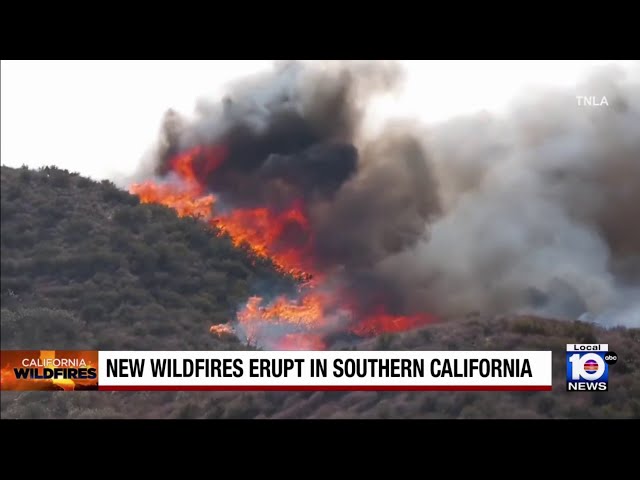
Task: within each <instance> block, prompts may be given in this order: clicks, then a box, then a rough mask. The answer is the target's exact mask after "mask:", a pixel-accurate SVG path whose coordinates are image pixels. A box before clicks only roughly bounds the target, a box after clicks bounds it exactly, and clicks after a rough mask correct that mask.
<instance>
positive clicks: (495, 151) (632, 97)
mask: <svg viewBox="0 0 640 480" xmlns="http://www.w3.org/2000/svg"><path fill="white" fill-rule="evenodd" d="M639 70H640V68H637V69H636V70H634V71H630V72H622V71H620V70H617V69H603V70H602V71H599V72H596V73H595V74H594V76H593V77H592V78H590V79H588V80H586V81H585V82H584V84H581V85H579V86H578V87H577V88H576V89H575V90H573V89H567V90H562V91H558V90H555V91H548V92H544V93H539V94H537V95H533V94H531V95H529V96H525V97H523V98H522V99H520V100H519V101H518V102H516V103H515V104H514V105H513V106H512V109H511V111H510V112H509V113H508V114H507V115H505V116H502V117H500V116H492V115H489V114H479V115H476V116H471V117H467V118H458V119H454V120H451V121H449V122H447V123H445V124H443V125H440V126H438V127H437V128H436V129H435V131H433V132H432V135H431V136H432V139H433V140H432V142H431V143H430V145H429V147H428V150H429V151H430V152H431V153H432V157H433V163H434V166H435V171H436V176H437V178H438V182H439V185H440V198H441V199H442V203H443V209H444V211H443V213H442V215H441V216H440V217H439V218H438V219H437V220H436V221H435V222H433V223H431V224H430V225H429V228H428V230H429V235H428V236H427V235H425V236H424V238H423V239H422V240H421V241H419V242H418V243H417V244H415V245H414V246H412V247H411V248H409V249H406V250H404V251H402V252H401V253H399V254H396V255H393V256H390V257H388V258H385V259H384V260H383V261H381V262H380V263H379V264H378V265H377V266H376V270H377V271H378V272H379V274H380V275H382V276H384V277H395V278H397V279H401V283H400V284H399V285H398V288H397V290H398V291H399V292H402V291H404V292H406V295H407V298H406V302H407V303H409V304H411V305H412V307H411V308H412V309H420V308H424V307H427V306H429V305H431V306H433V305H435V306H436V307H437V309H438V311H439V312H441V313H445V314H451V313H463V312H467V311H470V310H481V311H488V312H505V311H529V312H531V311H533V312H536V313H541V314H544V315H552V316H561V317H570V318H577V317H580V316H582V318H583V319H589V320H592V321H597V322H598V323H602V324H607V325H613V324H624V325H628V326H636V327H637V326H640V318H639V316H640V262H639V260H640V75H639V73H640V72H639ZM576 95H587V96H595V97H596V101H597V103H600V102H601V101H602V97H605V98H606V101H607V103H608V104H609V106H606V105H601V106H591V107H589V106H579V105H578V102H577V100H576ZM585 312H586V313H585Z"/></svg>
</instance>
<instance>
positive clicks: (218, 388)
mask: <svg viewBox="0 0 640 480" xmlns="http://www.w3.org/2000/svg"><path fill="white" fill-rule="evenodd" d="M98 389H99V390H105V391H215V392H223V391H242V392H261V391H262V392H264V391H270V392H273V391H279V392H282V391H288V392H296V391H319V392H320V391H322V392H328V391H367V392H372V391H393V392H407V391H414V392H415V391H420V392H429V391H438V392H446V391H475V392H483V391H503V392H521V391H550V390H551V385H489V386H486V385H408V386H399V385H383V386H374V385H365V386H356V385H321V386H315V387H314V386H310V385H302V386H297V385H266V386H255V385H239V386H223V385H184V386H177V385H166V386H158V385H100V386H99V387H98Z"/></svg>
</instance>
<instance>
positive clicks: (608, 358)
mask: <svg viewBox="0 0 640 480" xmlns="http://www.w3.org/2000/svg"><path fill="white" fill-rule="evenodd" d="M604 361H605V362H607V365H615V363H616V362H617V361H618V355H616V352H607V354H606V355H605V356H604Z"/></svg>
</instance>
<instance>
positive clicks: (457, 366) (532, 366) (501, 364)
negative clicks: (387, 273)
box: [98, 351, 552, 390]
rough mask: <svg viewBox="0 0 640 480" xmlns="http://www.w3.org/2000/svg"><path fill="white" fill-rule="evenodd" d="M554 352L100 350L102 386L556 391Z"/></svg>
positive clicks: (236, 388) (128, 387) (125, 388)
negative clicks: (553, 374)
mask: <svg viewBox="0 0 640 480" xmlns="http://www.w3.org/2000/svg"><path fill="white" fill-rule="evenodd" d="M551 379H552V375H551V352H550V351H461V352H452V351H358V352H354V351H323V352H315V351H273V352H255V351H200V352H197V351H196V352H181V351H157V352H156V351H138V352H134V351H101V352H99V368H98V385H99V389H100V390H551V386H552V380H551Z"/></svg>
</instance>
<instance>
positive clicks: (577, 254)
mask: <svg viewBox="0 0 640 480" xmlns="http://www.w3.org/2000/svg"><path fill="white" fill-rule="evenodd" d="M333 67H335V65H334V66H333ZM616 75H617V74H616V72H613V73H612V72H605V73H603V74H602V75H601V76H600V77H597V76H596V77H594V79H592V80H590V81H589V82H587V83H586V85H587V86H588V87H589V88H591V89H597V90H598V91H599V92H602V94H603V95H604V94H607V95H608V96H609V95H611V96H612V98H613V96H617V97H619V99H620V101H618V102H617V103H616V105H617V107H615V108H613V107H612V108H610V109H607V110H603V109H600V110H598V111H591V112H585V111H584V110H576V109H575V108H573V109H572V108H569V105H568V104H567V101H568V99H569V100H571V101H572V102H574V101H575V96H574V95H573V94H571V95H566V94H565V93H566V92H564V93H563V92H560V93H558V92H551V93H550V94H549V95H548V96H547V97H544V98H539V99H536V100H535V101H534V102H531V100H530V99H529V98H528V99H527V101H526V102H521V104H520V105H514V108H513V110H512V111H511V112H509V114H508V115H507V117H506V118H500V117H497V116H492V115H489V114H486V115H479V116H475V117H468V118H460V119H452V120H451V121H449V122H447V123H445V124H442V125H438V126H436V127H435V128H433V129H432V131H431V132H430V137H431V139H430V140H429V142H426V141H425V140H424V138H423V136H425V133H424V132H423V131H422V130H420V128H419V127H417V126H416V125H414V124H407V123H405V124H399V123H396V124H392V125H390V126H389V128H387V129H385V130H384V131H383V132H382V133H381V134H379V135H378V136H376V137H375V138H369V137H367V136H366V135H364V132H363V129H362V125H363V122H362V120H363V118H364V114H365V111H366V107H367V105H368V104H369V100H370V98H371V96H372V95H374V94H376V93H379V92H381V91H386V90H388V89H390V88H392V87H393V86H394V85H395V84H396V83H397V80H398V79H399V78H401V75H400V72H399V71H398V69H397V68H395V66H394V65H387V64H385V63H381V62H378V63H374V64H370V63H362V64H361V63H353V64H350V65H349V66H341V67H338V68H330V67H327V68H323V67H318V68H313V67H309V66H304V65H300V64H295V63H294V64H288V65H284V66H281V67H280V68H277V69H276V71H275V74H269V75H267V76H264V77H255V78H253V79H251V80H250V81H247V82H244V83H241V84H238V85H236V86H235V87H233V88H231V89H230V91H229V94H228V96H227V97H225V98H224V100H223V101H222V102H221V103H220V104H217V103H215V104H210V103H205V102H201V103H200V104H199V105H198V109H197V111H196V117H195V119H193V120H187V119H185V118H183V117H181V116H180V115H178V114H177V113H175V112H173V111H169V112H168V113H167V115H166V117H165V121H164V123H163V129H162V131H161V139H160V142H159V144H158V148H157V151H156V152H155V163H154V165H155V171H154V172H153V174H152V175H150V172H145V175H144V178H146V179H147V180H145V181H142V182H139V183H136V184H133V185H132V186H131V188H130V191H131V192H132V193H134V194H136V195H137V196H138V197H139V198H140V200H141V201H142V202H143V203H158V204H162V205H166V206H168V207H171V208H173V209H175V210H176V212H177V213H178V215H180V216H192V217H197V218H200V219H201V220H202V221H203V222H207V223H209V224H210V225H211V226H213V227H215V228H214V231H215V232H217V234H218V235H221V236H227V237H228V238H230V239H231V241H232V242H233V244H234V245H235V246H236V247H240V248H242V249H245V250H247V251H249V252H250V253H251V255H252V256H253V258H255V259H259V260H261V261H264V260H266V261H268V262H270V263H272V264H273V265H274V266H275V268H276V269H277V270H278V271H279V272H281V273H284V274H286V275H288V276H291V277H293V278H295V279H296V280H297V281H298V285H299V288H298V290H297V291H296V292H293V293H292V292H283V291H272V290H273V289H271V288H269V286H267V287H265V286H264V285H262V286H256V287H255V289H254V296H252V297H251V298H249V299H247V301H246V303H245V304H244V305H240V306H239V307H238V311H237V314H236V318H235V319H231V321H232V323H233V324H234V325H235V331H236V333H237V335H238V336H239V337H240V338H241V339H243V340H246V342H247V343H250V344H257V345H260V346H261V347H263V348H277V349H280V348H304V349H307V348H328V347H330V344H331V339H335V338H336V336H338V337H340V336H356V337H363V336H375V335H378V334H380V333H384V332H400V331H405V330H410V329H414V328H417V327H420V326H422V325H425V324H429V323H431V322H433V321H434V320H435V319H436V317H437V318H441V317H443V316H456V315H465V314H467V313H469V312H472V311H482V312H485V313H488V314H501V313H513V312H527V313H536V314H542V315H547V316H557V317H564V318H572V319H577V318H581V319H591V320H593V321H596V322H598V323H602V324H609V325H617V324H620V325H628V326H637V325H640V316H639V315H640V303H639V302H638V298H640V282H639V279H640V274H639V273H638V272H640V268H639V265H640V264H639V263H638V258H640V257H639V255H640V241H639V239H640V236H639V235H638V229H637V228H636V227H635V225H636V224H637V221H636V219H637V218H638V216H639V215H640V212H639V210H638V205H640V199H639V197H638V192H639V191H640V185H639V184H638V179H639V178H640V170H639V169H640V162H638V154H639V152H640V144H639V141H638V136H637V135H633V134H632V133H631V132H634V131H635V130H637V128H638V127H639V125H638V118H640V117H639V116H638V115H637V112H638V110H639V106H638V103H637V99H638V98H639V97H638V95H637V92H638V91H640V89H638V83H637V80H635V83H634V80H630V79H628V78H624V77H623V76H620V75H618V76H616ZM585 88H586V87H585ZM614 93H615V95H614ZM607 98H609V97H607ZM572 105H573V104H572ZM573 106H574V107H575V105H573ZM427 147H428V148H429V155H427V151H426V148H427ZM150 177H152V178H153V179H152V180H148V178H150ZM214 333H216V332H215V331H214Z"/></svg>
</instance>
